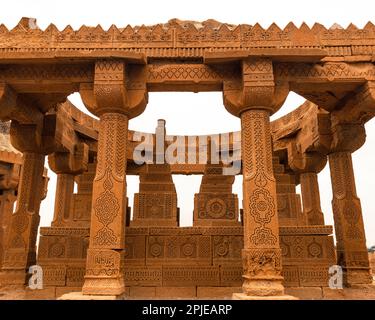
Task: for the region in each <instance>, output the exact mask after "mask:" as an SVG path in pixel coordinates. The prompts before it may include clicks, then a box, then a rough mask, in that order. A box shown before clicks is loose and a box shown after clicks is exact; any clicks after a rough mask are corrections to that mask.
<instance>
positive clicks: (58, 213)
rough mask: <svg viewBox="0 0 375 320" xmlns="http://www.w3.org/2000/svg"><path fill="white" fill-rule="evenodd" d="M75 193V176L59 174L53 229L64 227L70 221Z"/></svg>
mask: <svg viewBox="0 0 375 320" xmlns="http://www.w3.org/2000/svg"><path fill="white" fill-rule="evenodd" d="M73 191H74V175H72V174H64V173H59V174H57V181H56V195H55V209H54V216H53V221H52V227H62V226H64V225H65V222H67V221H69V220H70V218H71V217H70V209H71V201H72V195H73Z"/></svg>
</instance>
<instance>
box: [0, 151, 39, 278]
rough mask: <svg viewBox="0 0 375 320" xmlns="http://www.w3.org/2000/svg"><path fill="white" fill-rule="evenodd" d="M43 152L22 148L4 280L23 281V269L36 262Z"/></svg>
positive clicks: (25, 269)
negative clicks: (26, 150) (21, 164)
mask: <svg viewBox="0 0 375 320" xmlns="http://www.w3.org/2000/svg"><path fill="white" fill-rule="evenodd" d="M44 158H45V157H44V155H41V154H38V153H32V152H24V154H23V161H24V162H23V166H22V170H21V178H20V184H19V188H18V198H17V208H16V211H15V212H14V214H13V215H12V219H11V227H10V230H9V233H8V239H7V244H6V249H5V253H4V260H3V268H2V270H3V271H4V272H6V274H7V276H6V277H7V281H9V282H10V283H13V284H20V285H23V284H25V283H26V272H27V270H28V267H29V266H30V265H33V264H35V262H36V252H35V245H36V238H37V230H38V226H39V220H40V217H39V207H40V203H41V200H42V197H43V194H44V191H45V181H44V179H43V171H44Z"/></svg>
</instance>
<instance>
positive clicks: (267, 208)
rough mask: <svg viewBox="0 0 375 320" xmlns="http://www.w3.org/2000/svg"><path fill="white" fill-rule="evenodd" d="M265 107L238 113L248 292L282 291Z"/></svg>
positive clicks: (275, 202) (244, 287)
mask: <svg viewBox="0 0 375 320" xmlns="http://www.w3.org/2000/svg"><path fill="white" fill-rule="evenodd" d="M269 116H270V114H269V112H268V111H267V110H249V111H245V112H243V113H242V114H241V128H242V140H241V141H242V163H243V169H242V170H243V171H242V172H243V199H244V200H243V206H244V245H245V248H244V250H243V261H244V275H243V277H244V283H243V290H244V293H245V294H246V295H249V296H269V295H274V296H278V295H283V293H284V288H283V286H282V284H281V282H282V279H283V278H282V277H281V250H280V246H279V224H278V218H277V197H276V181H275V178H274V176H273V170H272V146H271V135H270V130H269V129H270V128H269V121H270V120H269Z"/></svg>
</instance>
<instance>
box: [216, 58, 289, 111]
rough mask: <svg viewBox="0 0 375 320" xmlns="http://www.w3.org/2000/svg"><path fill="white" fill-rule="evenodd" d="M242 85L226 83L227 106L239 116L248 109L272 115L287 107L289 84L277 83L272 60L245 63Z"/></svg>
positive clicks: (225, 96)
mask: <svg viewBox="0 0 375 320" xmlns="http://www.w3.org/2000/svg"><path fill="white" fill-rule="evenodd" d="M241 67H242V79H241V82H240V83H235V84H233V83H224V89H223V97H224V105H225V107H226V109H227V110H228V112H230V113H231V114H233V115H234V116H237V117H239V116H240V114H241V113H242V112H243V111H245V110H250V109H258V110H259V109H261V110H267V111H269V112H270V114H273V113H275V112H276V111H277V110H279V108H280V107H281V106H282V105H283V103H284V101H285V99H286V97H287V96H288V93H289V84H288V83H287V82H276V81H275V79H274V70H273V63H272V60H271V59H270V58H249V59H244V60H242V61H241Z"/></svg>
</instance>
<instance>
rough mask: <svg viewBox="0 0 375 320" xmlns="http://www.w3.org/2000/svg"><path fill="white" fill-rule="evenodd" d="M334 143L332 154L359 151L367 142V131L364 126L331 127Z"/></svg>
mask: <svg viewBox="0 0 375 320" xmlns="http://www.w3.org/2000/svg"><path fill="white" fill-rule="evenodd" d="M331 134H332V143H331V149H330V153H333V152H350V153H353V152H354V151H356V150H358V149H359V148H360V147H362V146H363V144H364V143H365V141H366V129H365V126H364V125H363V124H353V123H345V124H336V125H335V126H332V127H331Z"/></svg>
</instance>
